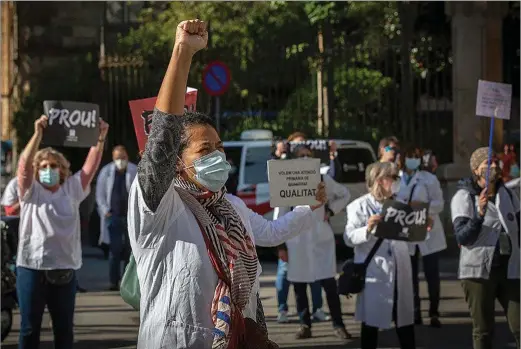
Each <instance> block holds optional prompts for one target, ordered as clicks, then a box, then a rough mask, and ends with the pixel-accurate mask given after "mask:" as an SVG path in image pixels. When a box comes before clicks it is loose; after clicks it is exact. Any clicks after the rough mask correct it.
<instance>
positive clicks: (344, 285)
mask: <svg viewBox="0 0 521 349" xmlns="http://www.w3.org/2000/svg"><path fill="white" fill-rule="evenodd" d="M415 188H416V184H414V185H413V187H412V188H411V193H410V196H409V202H411V200H412V194H413V193H414V189H415ZM382 242H383V239H381V238H379V239H378V240H376V242H375V243H374V245H373V248H372V249H371V251H370V252H369V254H368V255H367V257H366V259H365V261H364V262H363V263H355V261H354V259H352V258H351V259H348V260H347V261H345V262H344V264H343V265H342V271H341V272H340V274H339V276H338V280H337V290H338V294H340V295H344V296H349V295H351V294H358V293H360V292H362V291H363V290H364V287H365V274H366V272H367V267H368V266H369V263H371V260H372V259H373V257H374V255H375V253H376V251H378V249H379V248H380V245H381V244H382Z"/></svg>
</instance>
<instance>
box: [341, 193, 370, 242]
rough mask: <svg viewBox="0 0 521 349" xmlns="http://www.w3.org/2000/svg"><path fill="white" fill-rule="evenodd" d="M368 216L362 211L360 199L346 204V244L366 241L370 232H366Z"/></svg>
mask: <svg viewBox="0 0 521 349" xmlns="http://www.w3.org/2000/svg"><path fill="white" fill-rule="evenodd" d="M368 219H369V217H367V215H366V214H365V213H364V212H363V210H362V207H361V202H360V201H358V200H357V201H354V202H352V203H351V204H349V206H347V224H346V229H345V232H344V241H345V243H346V245H348V246H356V245H360V244H363V243H366V242H368V241H369V240H370V239H371V236H372V235H371V234H369V233H368V232H367V220H368Z"/></svg>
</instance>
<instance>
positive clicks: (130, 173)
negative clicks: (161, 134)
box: [96, 145, 137, 291]
mask: <svg viewBox="0 0 521 349" xmlns="http://www.w3.org/2000/svg"><path fill="white" fill-rule="evenodd" d="M112 160H113V161H112V162H111V163H110V164H108V165H106V166H105V167H103V168H102V169H101V171H100V174H99V176H98V180H97V184H96V203H97V204H98V213H99V216H100V222H101V227H100V232H101V233H100V241H99V243H100V244H101V243H105V244H108V245H109V246H110V256H109V278H110V290H111V291H117V290H119V282H120V280H121V262H122V261H124V262H125V264H126V263H127V262H128V257H129V255H130V244H129V241H128V232H127V206H128V192H129V189H130V186H131V184H132V182H133V181H134V177H135V176H136V171H137V167H136V165H135V164H133V163H130V162H129V161H128V154H127V150H126V149H125V147H124V146H122V145H118V146H116V147H114V149H113V150H112Z"/></svg>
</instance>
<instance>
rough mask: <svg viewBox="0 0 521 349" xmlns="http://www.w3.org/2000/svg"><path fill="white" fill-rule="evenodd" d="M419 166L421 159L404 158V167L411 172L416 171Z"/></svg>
mask: <svg viewBox="0 0 521 349" xmlns="http://www.w3.org/2000/svg"><path fill="white" fill-rule="evenodd" d="M420 165H421V159H419V158H405V167H407V169H409V170H411V171H416V170H417V169H418V167H420Z"/></svg>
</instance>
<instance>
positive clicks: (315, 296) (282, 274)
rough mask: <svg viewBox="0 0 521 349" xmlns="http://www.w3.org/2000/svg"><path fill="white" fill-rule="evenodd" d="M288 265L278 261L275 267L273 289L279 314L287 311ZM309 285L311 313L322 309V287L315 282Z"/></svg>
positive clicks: (318, 282)
mask: <svg viewBox="0 0 521 349" xmlns="http://www.w3.org/2000/svg"><path fill="white" fill-rule="evenodd" d="M289 284H290V282H289V281H288V263H287V262H284V261H283V260H282V259H279V264H278V267H277V279H276V280H275V288H276V289H277V302H278V303H279V312H280V311H288V293H289ZM310 285H311V301H312V302H313V313H315V311H317V309H320V308H322V305H323V301H322V285H321V284H320V281H315V282H313V283H312V284H310Z"/></svg>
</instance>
